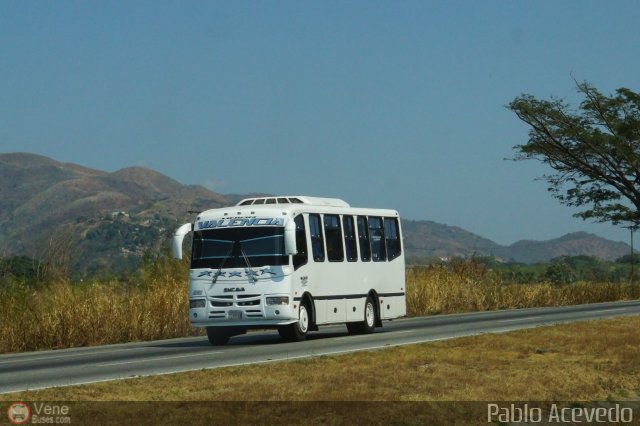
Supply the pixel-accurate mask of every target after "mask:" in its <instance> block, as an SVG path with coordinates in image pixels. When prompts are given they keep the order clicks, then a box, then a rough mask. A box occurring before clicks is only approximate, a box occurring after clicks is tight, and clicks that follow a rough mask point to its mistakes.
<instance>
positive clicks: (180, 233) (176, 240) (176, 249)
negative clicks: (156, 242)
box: [171, 223, 191, 259]
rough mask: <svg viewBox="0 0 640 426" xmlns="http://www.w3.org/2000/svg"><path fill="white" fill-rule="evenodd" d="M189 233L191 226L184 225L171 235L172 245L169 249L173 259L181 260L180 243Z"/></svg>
mask: <svg viewBox="0 0 640 426" xmlns="http://www.w3.org/2000/svg"><path fill="white" fill-rule="evenodd" d="M189 232H191V224H190V223H185V224H184V225H182V226H181V227H180V228H178V230H177V231H176V233H175V234H173V245H172V247H171V249H172V251H173V258H174V259H182V241H183V240H184V236H185V235H187V234H188V233H189Z"/></svg>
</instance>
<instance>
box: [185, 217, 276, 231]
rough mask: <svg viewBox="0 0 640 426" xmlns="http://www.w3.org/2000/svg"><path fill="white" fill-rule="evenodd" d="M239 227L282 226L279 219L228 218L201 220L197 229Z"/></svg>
mask: <svg viewBox="0 0 640 426" xmlns="http://www.w3.org/2000/svg"><path fill="white" fill-rule="evenodd" d="M241 226H284V218H281V217H230V218H225V219H218V220H202V221H199V222H198V229H213V228H229V227H241Z"/></svg>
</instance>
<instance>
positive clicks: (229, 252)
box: [211, 243, 235, 284]
mask: <svg viewBox="0 0 640 426" xmlns="http://www.w3.org/2000/svg"><path fill="white" fill-rule="evenodd" d="M234 247H235V243H234V244H231V248H230V249H229V251H228V252H227V254H225V255H224V259H222V262H221V263H220V267H219V268H218V270H217V271H216V273H215V274H213V279H212V280H211V281H212V282H211V284H215V283H216V281H218V277H219V276H220V275H222V268H224V264H225V263H226V262H227V259H229V258H230V257H231V253H232V252H233V248H234Z"/></svg>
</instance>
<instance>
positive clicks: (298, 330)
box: [278, 304, 310, 342]
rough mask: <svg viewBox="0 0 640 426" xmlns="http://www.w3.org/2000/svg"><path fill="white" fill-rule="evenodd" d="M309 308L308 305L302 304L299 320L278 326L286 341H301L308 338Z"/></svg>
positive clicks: (281, 335)
mask: <svg viewBox="0 0 640 426" xmlns="http://www.w3.org/2000/svg"><path fill="white" fill-rule="evenodd" d="M309 324H310V320H309V309H308V307H307V305H304V304H303V305H300V310H299V312H298V321H296V322H294V323H293V324H287V325H282V326H280V327H278V333H280V337H281V338H282V340H284V341H285V342H301V341H303V340H304V339H306V338H307V333H308V332H309Z"/></svg>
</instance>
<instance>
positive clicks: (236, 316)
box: [229, 311, 242, 320]
mask: <svg viewBox="0 0 640 426" xmlns="http://www.w3.org/2000/svg"><path fill="white" fill-rule="evenodd" d="M229 319H230V320H241V319H242V311H229Z"/></svg>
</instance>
